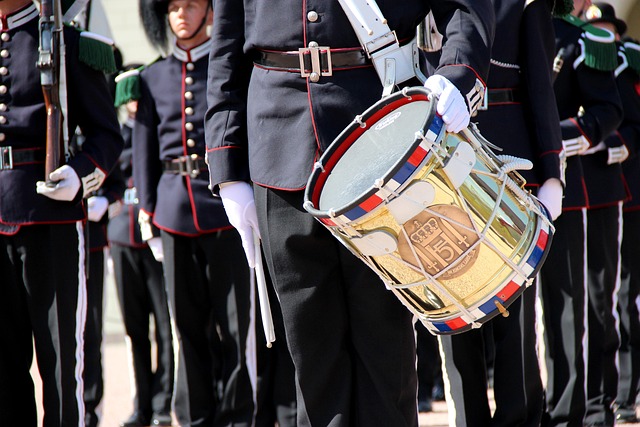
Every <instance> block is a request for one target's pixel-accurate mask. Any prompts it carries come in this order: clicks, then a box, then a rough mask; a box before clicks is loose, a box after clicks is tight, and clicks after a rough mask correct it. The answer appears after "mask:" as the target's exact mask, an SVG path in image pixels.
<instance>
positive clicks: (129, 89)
mask: <svg viewBox="0 0 640 427" xmlns="http://www.w3.org/2000/svg"><path fill="white" fill-rule="evenodd" d="M143 69H144V65H143V66H141V67H138V68H134V69H133V70H129V71H125V72H124V73H122V74H118V75H117V76H116V78H115V82H116V95H115V101H114V103H113V104H114V105H115V106H116V107H119V106H121V105H124V104H126V103H127V102H129V101H137V100H138V99H140V95H141V93H140V72H141V71H142V70H143Z"/></svg>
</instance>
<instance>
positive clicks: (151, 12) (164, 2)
mask: <svg viewBox="0 0 640 427" xmlns="http://www.w3.org/2000/svg"><path fill="white" fill-rule="evenodd" d="M139 1H140V2H139V4H138V7H139V11H140V18H141V19H142V26H143V27H144V32H145V34H146V36H147V40H149V43H151V44H152V45H153V46H154V47H156V48H159V49H161V50H163V51H166V50H167V44H168V42H169V36H168V30H169V23H168V20H167V8H168V6H169V0H139Z"/></svg>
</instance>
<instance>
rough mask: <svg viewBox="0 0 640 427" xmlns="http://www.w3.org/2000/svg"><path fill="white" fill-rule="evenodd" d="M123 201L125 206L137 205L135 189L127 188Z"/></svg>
mask: <svg viewBox="0 0 640 427" xmlns="http://www.w3.org/2000/svg"><path fill="white" fill-rule="evenodd" d="M123 201H124V204H125V205H137V204H138V202H139V201H138V191H137V190H136V188H135V187H133V188H127V189H126V190H124V197H123Z"/></svg>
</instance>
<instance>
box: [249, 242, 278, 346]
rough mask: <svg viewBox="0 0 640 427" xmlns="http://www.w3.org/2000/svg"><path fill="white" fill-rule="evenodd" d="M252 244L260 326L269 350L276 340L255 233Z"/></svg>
mask: <svg viewBox="0 0 640 427" xmlns="http://www.w3.org/2000/svg"><path fill="white" fill-rule="evenodd" d="M253 243H254V247H255V255H256V266H255V273H256V280H257V285H258V299H259V300H260V315H261V317H262V326H263V328H264V336H265V338H266V340H267V347H269V348H271V343H272V342H274V341H275V340H276V333H275V330H274V327H273V317H272V316H271V305H270V304H269V294H268V291H267V281H266V279H265V277H264V266H263V265H262V252H261V251H260V237H258V235H257V234H256V233H253Z"/></svg>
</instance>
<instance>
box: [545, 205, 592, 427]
mask: <svg viewBox="0 0 640 427" xmlns="http://www.w3.org/2000/svg"><path fill="white" fill-rule="evenodd" d="M554 226H555V228H556V230H555V233H554V235H553V242H552V244H551V249H550V251H549V254H548V255H547V260H546V261H545V263H544V265H543V266H542V270H541V271H540V294H541V296H542V307H543V319H544V337H545V362H546V366H547V395H546V397H547V410H546V413H545V416H544V422H543V425H545V426H546V425H548V426H575V427H582V425H583V424H582V421H583V418H584V413H585V405H586V402H585V399H586V396H585V393H586V379H585V378H586V377H585V375H586V374H585V358H586V348H585V346H586V343H585V342H584V340H585V328H586V322H587V320H586V299H585V298H586V286H587V285H586V278H585V265H586V259H585V245H586V242H585V239H586V235H585V232H586V230H585V227H586V211H585V210H584V209H580V210H575V211H564V212H563V213H562V215H560V217H558V219H556V221H555V222H554Z"/></svg>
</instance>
